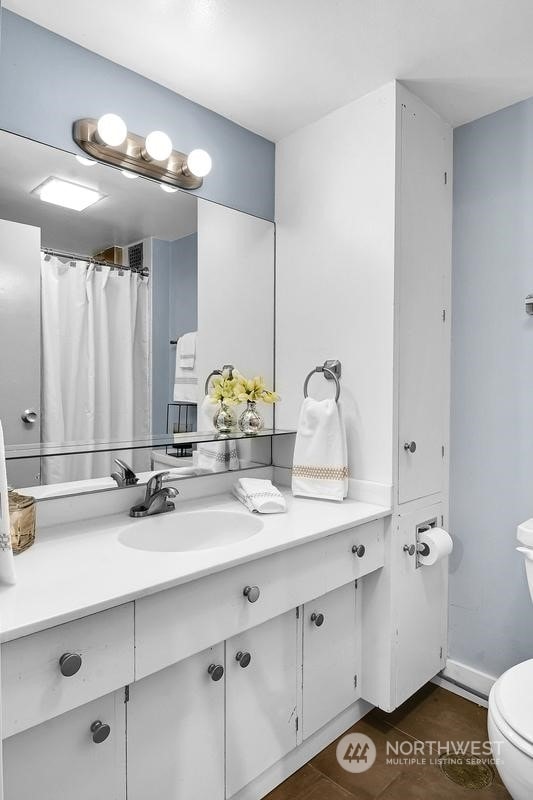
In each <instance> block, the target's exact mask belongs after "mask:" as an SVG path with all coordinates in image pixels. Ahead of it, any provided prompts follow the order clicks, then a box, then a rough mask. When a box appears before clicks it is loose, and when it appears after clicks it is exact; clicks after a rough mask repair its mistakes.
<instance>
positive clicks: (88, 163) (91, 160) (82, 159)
mask: <svg viewBox="0 0 533 800" xmlns="http://www.w3.org/2000/svg"><path fill="white" fill-rule="evenodd" d="M76 161H78V162H79V163H80V164H83V166H84V167H94V165H95V164H96V161H95V160H94V158H86V157H85V156H76Z"/></svg>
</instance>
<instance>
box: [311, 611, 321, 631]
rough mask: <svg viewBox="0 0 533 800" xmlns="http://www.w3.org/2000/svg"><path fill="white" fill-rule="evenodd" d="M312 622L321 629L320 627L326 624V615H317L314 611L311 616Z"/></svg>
mask: <svg viewBox="0 0 533 800" xmlns="http://www.w3.org/2000/svg"><path fill="white" fill-rule="evenodd" d="M311 622H314V623H315V625H316V626H317V628H320V626H321V625H323V624H324V614H315V612H314V611H313V613H312V614H311Z"/></svg>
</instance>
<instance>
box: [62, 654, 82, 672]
mask: <svg viewBox="0 0 533 800" xmlns="http://www.w3.org/2000/svg"><path fill="white" fill-rule="evenodd" d="M80 667H81V656H80V655H79V654H78V653H63V655H62V656H61V658H60V659H59V669H60V670H61V674H62V675H64V676H65V678H71V677H72V676H73V675H75V674H76V672H79V669H80Z"/></svg>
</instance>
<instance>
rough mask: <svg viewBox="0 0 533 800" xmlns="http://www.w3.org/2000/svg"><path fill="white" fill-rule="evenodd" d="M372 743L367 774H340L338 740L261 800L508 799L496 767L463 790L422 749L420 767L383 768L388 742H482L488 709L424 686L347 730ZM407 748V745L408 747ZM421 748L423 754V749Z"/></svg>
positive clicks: (400, 765) (409, 765) (428, 685)
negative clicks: (481, 782) (481, 783)
mask: <svg viewBox="0 0 533 800" xmlns="http://www.w3.org/2000/svg"><path fill="white" fill-rule="evenodd" d="M351 730H352V731H354V732H359V733H364V734H366V735H367V736H369V737H370V738H371V739H372V740H373V742H374V743H375V745H376V748H377V757H376V761H375V763H374V765H373V766H372V767H371V768H370V769H369V770H368V771H366V772H361V773H357V774H353V773H350V772H347V771H346V770H344V769H343V768H342V767H341V766H340V765H339V763H338V761H337V758H336V746H337V742H333V744H331V745H330V746H329V747H327V748H326V749H325V750H323V751H322V752H321V753H319V754H318V755H317V756H316V757H315V758H313V759H312V760H311V761H310V762H309V763H308V764H306V765H305V766H304V767H302V769H300V770H299V771H298V772H296V773H295V774H294V775H292V776H291V777H290V778H288V780H286V781H285V782H284V783H283V784H281V786H278V787H277V789H274V791H273V792H271V793H270V794H269V795H267V797H266V798H265V800H354V798H355V800H377V798H379V800H455V798H457V799H459V798H469V799H470V800H510V798H511V796H510V795H509V793H508V792H507V790H506V789H505V787H504V786H503V785H502V783H501V781H500V779H499V777H498V773H497V771H496V769H495V768H493V771H494V779H493V782H492V784H491V785H490V786H487V787H486V788H482V789H471V788H465V787H464V786H461V785H458V784H457V783H454V782H453V781H452V780H450V779H449V778H447V777H446V776H445V775H444V774H443V772H442V771H441V769H440V767H439V766H438V765H437V764H435V763H431V761H432V760H433V761H434V760H435V758H436V756H435V753H434V754H433V756H432V755H431V752H429V751H427V753H424V754H423V755H422V756H421V758H422V759H424V758H426V763H425V764H422V763H419V764H393V765H391V764H386V758H387V757H390V755H389V756H387V755H386V748H387V742H390V743H394V742H398V743H399V742H405V741H408V742H410V743H413V742H415V741H418V742H426V741H428V740H430V741H438V742H441V743H444V742H448V741H453V742H457V741H467V742H476V741H481V742H485V741H486V739H487V711H486V709H484V708H482V707H481V706H478V705H476V704H475V703H471V702H470V701H468V700H465V699H463V698H462V697H458V696H457V695H455V694H452V693H451V692H448V691H446V690H445V689H441V688H439V687H437V686H434V685H433V684H427V686H424V687H423V688H422V689H421V690H420V691H419V692H417V694H416V695H414V697H412V698H411V699H410V700H408V701H407V702H406V703H404V704H403V705H402V706H400V708H398V709H397V710H396V711H394V712H393V713H392V714H385V713H384V712H383V711H379V710H378V709H374V710H373V711H372V712H371V713H370V714H368V715H367V716H366V717H365V718H364V719H362V720H361V721H360V722H358V723H357V725H355V726H354V727H353V728H352V729H351ZM409 746H410V745H409ZM427 747H428V746H426V750H427Z"/></svg>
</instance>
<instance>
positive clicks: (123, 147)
mask: <svg viewBox="0 0 533 800" xmlns="http://www.w3.org/2000/svg"><path fill="white" fill-rule="evenodd" d="M72 137H73V139H74V141H75V142H76V143H77V144H78V145H79V146H80V147H81V149H82V150H83V151H84V152H85V153H87V155H88V156H90V158H93V159H96V161H101V162H103V163H104V164H111V165H112V166H114V167H119V169H121V170H123V171H124V172H128V173H133V174H137V175H144V176H145V177H146V178H152V180H156V181H158V182H159V183H160V184H164V185H165V186H169V187H170V188H171V189H172V188H177V189H198V188H199V187H200V186H201V185H202V183H203V178H204V177H205V176H206V175H207V174H208V173H209V172H210V170H211V164H212V162H211V156H210V155H209V153H207V152H206V151H205V150H200V149H196V150H192V151H191V152H190V153H189V154H188V155H187V154H185V153H180V152H179V151H177V150H173V149H172V141H171V140H170V137H169V136H168V135H167V134H166V133H165V132H164V131H151V133H149V134H148V135H147V136H146V137H142V136H137V134H135V133H130V132H129V131H128V129H127V127H126V123H125V122H124V120H122V119H121V118H120V117H118V116H117V115H116V114H104V115H103V117H100V119H98V120H96V119H90V118H85V119H79V120H77V121H76V122H75V123H74V125H73V130H72ZM133 174H131V177H133ZM129 176H130V175H128V177H129Z"/></svg>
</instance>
